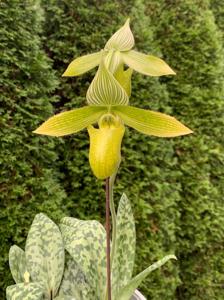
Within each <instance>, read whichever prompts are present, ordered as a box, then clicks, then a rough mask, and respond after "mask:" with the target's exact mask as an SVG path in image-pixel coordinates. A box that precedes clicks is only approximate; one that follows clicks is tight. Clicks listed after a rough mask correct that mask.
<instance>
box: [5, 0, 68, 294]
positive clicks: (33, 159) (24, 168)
mask: <svg viewBox="0 0 224 300" xmlns="http://www.w3.org/2000/svg"><path fill="white" fill-rule="evenodd" d="M38 5H39V2H38V1H31V0H30V1H25V2H24V3H20V4H19V5H18V1H16V0H10V1H4V2H2V3H1V4H0V6H1V9H0V19H1V22H2V26H1V28H0V35H1V43H0V48H1V57H0V70H1V78H0V86H1V100H0V102H1V105H0V116H1V117H0V123H1V131H0V140H1V143H0V168H1V174H0V191H1V192H0V210H1V214H0V244H1V256H0V278H1V280H0V298H1V299H5V288H6V286H7V285H9V284H12V283H13V281H12V277H11V275H10V272H9V265H8V251H9V247H10V246H12V245H13V244H17V245H19V246H21V247H23V246H24V242H25V236H26V235H27V231H28V229H29V227H30V224H31V222H32V220H33V217H34V216H35V214H36V213H38V212H40V211H42V212H45V213H47V214H48V215H49V216H51V217H52V218H53V219H55V220H58V219H59V218H60V217H61V216H62V215H64V214H67V212H66V209H65V207H64V204H63V203H64V198H65V193H64V191H63V189H62V188H61V187H60V183H59V180H58V178H59V175H58V172H57V171H56V169H54V164H55V161H56V160H57V153H56V151H55V143H54V141H53V140H51V139H49V138H46V137H41V138H40V137H38V136H35V135H34V134H32V131H33V130H34V129H35V128H36V127H37V126H38V124H39V123H40V122H42V121H43V120H44V119H45V118H47V117H48V116H49V115H51V114H52V103H54V102H55V98H54V97H51V96H50V94H51V93H52V92H53V91H54V89H55V87H56V85H57V80H56V77H55V75H54V72H53V71H52V69H51V62H50V60H49V59H48V58H47V56H46V54H45V52H44V51H43V50H42V45H41V39H40V37H39V35H40V34H41V23H42V19H43V12H42V10H41V9H40V7H38Z"/></svg>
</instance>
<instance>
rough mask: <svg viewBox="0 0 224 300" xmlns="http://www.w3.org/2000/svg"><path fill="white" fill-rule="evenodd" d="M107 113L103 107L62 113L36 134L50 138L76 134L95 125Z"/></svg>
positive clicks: (83, 108) (88, 107) (90, 107)
mask: <svg viewBox="0 0 224 300" xmlns="http://www.w3.org/2000/svg"><path fill="white" fill-rule="evenodd" d="M105 112H107V108H106V107H102V106H85V107H82V108H77V109H73V110H71V111H66V112H62V113H60V114H58V115H55V116H53V117H51V118H50V119H48V120H47V121H46V122H44V123H43V124H42V125H41V126H40V127H38V128H37V129H36V130H35V131H34V133H38V134H45V135H50V136H63V135H67V134H71V133H76V132H78V131H80V130H82V129H84V128H86V127H88V126H89V125H91V124H93V123H95V122H96V121H97V120H98V119H99V118H100V117H101V115H102V114H103V113H105Z"/></svg>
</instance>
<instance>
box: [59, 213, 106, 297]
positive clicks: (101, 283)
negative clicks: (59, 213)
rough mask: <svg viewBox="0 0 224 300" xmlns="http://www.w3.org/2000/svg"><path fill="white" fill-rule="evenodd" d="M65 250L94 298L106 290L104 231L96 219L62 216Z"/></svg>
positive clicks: (100, 295) (102, 295)
mask: <svg viewBox="0 0 224 300" xmlns="http://www.w3.org/2000/svg"><path fill="white" fill-rule="evenodd" d="M60 228H61V232H62V235H63V238H64V244H65V248H66V250H67V251H68V252H69V254H70V255H71V256H72V258H73V259H74V260H75V261H76V262H77V263H78V265H79V267H80V268H81V270H82V271H83V273H84V274H85V276H86V278H87V280H88V282H89V284H90V286H91V288H92V290H94V291H95V293H96V300H101V299H104V297H105V291H106V232H105V229H104V227H103V226H102V225H101V224H100V223H99V222H97V221H82V220H78V219H74V218H68V217H66V218H63V219H62V221H61V224H60Z"/></svg>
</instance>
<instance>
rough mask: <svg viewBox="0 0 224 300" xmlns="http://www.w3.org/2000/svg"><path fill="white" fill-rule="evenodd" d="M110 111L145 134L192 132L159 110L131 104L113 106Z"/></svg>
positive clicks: (162, 135)
mask: <svg viewBox="0 0 224 300" xmlns="http://www.w3.org/2000/svg"><path fill="white" fill-rule="evenodd" d="M112 111H114V112H115V113H117V114H118V116H120V117H121V118H122V119H123V121H124V123H125V124H127V125H128V126H130V127H133V128H134V129H136V130H138V131H140V132H142V133H144V134H147V135H154V136H159V137H175V136H180V135H185V134H189V133H192V131H191V130H190V129H189V128H187V127H186V126H184V125H183V124H182V123H180V122H179V121H177V120H176V119H175V118H173V117H171V116H168V115H165V114H162V113H159V112H154V111H151V110H145V109H140V108H136V107H133V106H114V107H113V109H112Z"/></svg>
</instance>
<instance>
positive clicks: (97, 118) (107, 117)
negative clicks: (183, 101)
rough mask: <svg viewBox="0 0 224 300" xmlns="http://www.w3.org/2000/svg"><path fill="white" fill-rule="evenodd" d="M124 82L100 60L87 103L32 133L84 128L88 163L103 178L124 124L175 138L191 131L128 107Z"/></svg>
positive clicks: (112, 165) (116, 155) (112, 166)
mask: <svg viewBox="0 0 224 300" xmlns="http://www.w3.org/2000/svg"><path fill="white" fill-rule="evenodd" d="M129 80H130V78H129ZM124 83H125V84H124V85H123V87H124V86H126V87H127V89H125V88H123V87H122V85H121V84H120V83H119V82H118V81H117V80H116V79H115V77H114V76H113V74H112V73H111V72H110V71H109V70H108V69H107V68H106V66H105V62H104V59H103V60H102V61H101V64H100V67H99V70H98V72H97V74H96V76H95V78H94V80H93V81H92V84H91V85H90V87H89V89H88V92H87V96H86V97H87V102H88V104H89V105H88V106H84V107H82V108H77V109H73V110H71V111H67V112H62V113H60V114H58V115H55V116H53V117H51V118H50V119H48V120H47V121H46V122H44V123H43V124H42V125H41V126H40V127H39V128H38V129H37V130H36V131H34V132H35V133H38V134H45V135H49V136H64V135H68V134H73V133H76V132H78V131H80V130H83V129H85V128H87V129H88V133H89V136H90V152H89V161H90V166H91V168H92V170H93V173H94V174H95V176H96V177H97V178H99V179H105V178H107V177H109V176H111V175H112V174H114V173H115V172H116V171H117V168H118V166H119V164H120V160H121V153H120V148H121V142H122V138H123V135H124V131H125V125H127V126H130V127H132V128H134V129H136V130H137V131H139V132H141V133H144V134H146V135H153V136H158V137H175V136H180V135H186V134H189V133H191V132H192V131H191V130H190V129H189V128H187V127H186V126H184V125H183V124H182V123H180V122H179V121H177V120H176V119H175V118H173V117H171V116H168V115H166V114H162V113H159V112H154V111H150V110H145V109H140V108H136V107H133V106H128V101H129V98H128V95H127V92H126V90H128V85H129V81H128V80H126V79H125V80H124ZM94 125H96V126H94Z"/></svg>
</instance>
